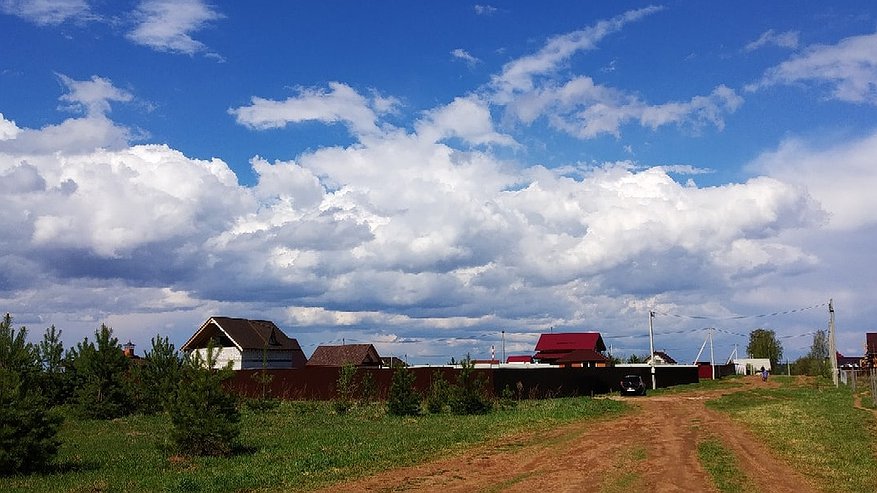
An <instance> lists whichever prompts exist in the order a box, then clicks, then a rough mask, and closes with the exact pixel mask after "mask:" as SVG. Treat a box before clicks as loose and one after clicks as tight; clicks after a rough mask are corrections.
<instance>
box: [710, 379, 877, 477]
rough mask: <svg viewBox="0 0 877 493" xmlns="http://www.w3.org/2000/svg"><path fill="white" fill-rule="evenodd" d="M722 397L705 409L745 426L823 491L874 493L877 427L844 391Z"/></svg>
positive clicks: (783, 389) (799, 389) (792, 389)
mask: <svg viewBox="0 0 877 493" xmlns="http://www.w3.org/2000/svg"><path fill="white" fill-rule="evenodd" d="M786 380H788V381H787V382H782V383H783V384H784V385H781V386H780V387H779V388H776V389H768V388H761V389H756V390H751V391H746V392H738V393H734V394H729V395H725V396H723V397H720V398H718V399H715V400H713V401H710V402H708V403H707V406H709V407H711V408H713V409H716V410H719V411H723V412H726V413H728V414H730V415H731V416H732V417H733V418H734V419H736V420H739V421H741V422H743V423H745V424H746V425H747V426H749V428H750V429H752V430H753V432H754V433H755V434H756V435H758V436H759V437H760V438H762V439H763V440H764V441H765V443H767V444H768V445H769V446H770V447H771V448H772V449H773V450H774V451H775V452H776V453H777V454H778V455H780V456H782V457H784V458H785V459H786V460H788V462H789V463H790V464H791V465H792V466H793V467H795V468H796V469H798V470H799V471H801V472H802V473H803V474H804V475H806V476H808V477H810V478H812V479H814V480H815V481H816V482H817V484H819V485H820V486H821V487H823V488H825V489H826V491H838V492H847V491H877V477H875V476H874V474H873V471H875V470H877V447H875V443H877V423H875V419H874V416H873V413H871V412H866V411H862V410H859V409H855V408H854V407H853V396H852V394H851V392H850V391H849V389H847V388H843V387H841V388H834V387H833V386H823V385H820V386H819V387H818V388H817V387H815V386H814V385H813V384H812V382H807V383H806V384H803V385H799V384H792V380H791V379H786Z"/></svg>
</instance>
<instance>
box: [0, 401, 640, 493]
mask: <svg viewBox="0 0 877 493" xmlns="http://www.w3.org/2000/svg"><path fill="white" fill-rule="evenodd" d="M625 409H626V406H625V404H624V403H622V402H618V401H613V400H609V399H589V398H571V399H554V400H546V401H525V402H521V403H520V405H519V406H518V407H517V408H516V409H514V410H508V411H496V412H494V413H492V414H489V415H484V416H452V415H430V416H423V417H418V418H397V417H393V416H387V415H386V413H385V412H384V410H383V407H382V406H378V405H368V406H363V407H357V408H355V409H354V410H353V411H352V412H350V413H348V414H346V415H343V416H338V415H335V414H333V413H332V407H331V404H329V403H318V402H291V403H283V404H282V405H281V406H280V407H279V408H277V409H275V410H273V411H268V412H265V413H252V412H249V411H245V412H244V414H243V417H242V421H241V425H242V442H243V444H244V446H245V447H247V451H246V452H245V453H241V454H238V455H236V456H233V457H229V458H209V457H205V458H196V459H188V458H183V457H175V456H173V455H172V454H171V453H170V452H168V449H169V443H168V442H167V432H168V430H169V429H170V423H169V420H168V419H167V417H165V416H151V417H150V416H131V417H128V418H124V419H117V420H113V421H88V420H76V419H72V418H71V419H68V420H67V421H66V422H65V424H64V426H63V428H62V430H61V434H60V435H61V440H62V447H61V451H60V454H59V458H58V466H57V468H56V469H57V470H56V471H54V472H52V473H48V474H38V475H31V476H14V477H9V478H3V488H2V489H3V491H28V492H30V491H74V492H76V491H83V492H84V491H89V492H94V491H126V492H127V491H239V490H261V491H273V490H284V491H306V490H311V489H314V488H315V487H319V486H325V485H328V484H331V483H333V482H337V481H341V480H344V479H348V478H352V477H357V476H361V475H365V474H370V473H374V472H376V471H379V470H384V469H388V468H393V467H399V466H404V465H410V464H414V463H417V462H419V461H423V460H425V459H428V458H430V457H433V456H436V455H438V454H439V453H440V452H448V451H451V452H453V451H457V450H461V449H463V448H465V447H467V446H469V445H471V444H474V443H478V442H482V441H485V440H487V439H495V438H497V437H501V436H508V435H510V434H514V433H520V432H522V431H528V432H530V431H539V430H542V429H547V428H549V427H551V426H554V425H557V424H559V423H563V422H568V421H572V420H578V419H597V418H600V417H603V416H610V415H615V414H618V413H621V412H623V411H624V410H625ZM505 446H513V444H509V443H506V445H505Z"/></svg>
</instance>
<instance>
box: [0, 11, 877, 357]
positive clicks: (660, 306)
mask: <svg viewBox="0 0 877 493" xmlns="http://www.w3.org/2000/svg"><path fill="white" fill-rule="evenodd" d="M875 31H877V16H875V8H874V7H873V6H872V5H871V4H870V2H833V3H831V4H830V5H828V6H826V5H824V2H798V3H796V4H795V8H794V9H792V8H790V7H788V6H786V5H785V4H775V3H767V2H754V1H753V2H733V3H731V2H727V3H719V4H717V3H715V2H713V3H709V4H707V3H704V2H679V1H677V2H666V3H654V4H650V3H643V2H613V3H608V2H604V3H599V2H550V3H548V4H547V5H535V4H532V2H504V3H502V4H499V3H496V4H487V3H481V4H476V3H463V2H436V3H434V4H426V5H424V4H422V3H415V2H377V3H363V2H313V4H311V3H310V2H277V3H274V2H267V3H264V4H262V3H257V4H252V3H241V2H227V3H205V2H200V1H175V2H163V1H152V0H147V1H136V2H96V1H91V2H90V1H86V0H43V1H40V2H33V1H23V0H0V115H2V117H0V179H2V181H3V183H4V189H5V190H6V191H7V194H6V199H5V202H6V207H4V211H3V212H0V226H2V227H3V230H4V231H6V232H7V234H6V235H4V237H3V238H2V239H0V308H3V309H5V310H7V311H9V312H11V313H12V314H13V315H14V316H15V318H16V320H17V322H18V323H20V324H25V325H27V326H28V327H29V328H30V329H31V331H32V333H33V335H34V336H37V335H38V334H39V333H41V332H42V329H43V328H44V327H45V326H48V325H49V324H55V325H56V326H57V327H59V328H61V329H62V330H63V331H64V339H65V341H66V342H67V344H68V345H69V344H72V343H73V342H75V341H77V340H79V339H81V338H82V337H83V336H85V335H87V334H90V333H91V332H93V330H94V329H95V328H96V326H97V325H98V324H100V323H101V322H106V323H108V324H109V325H112V326H113V327H114V329H115V330H116V332H117V334H119V335H120V337H121V338H123V339H129V338H130V339H131V340H132V341H134V342H135V343H137V344H138V346H139V348H145V347H147V346H148V342H149V339H150V337H152V335H154V334H155V333H157V332H158V333H161V334H164V335H168V336H170V337H171V339H172V341H173V342H175V343H177V344H181V343H182V342H183V341H185V339H186V338H187V336H188V335H189V334H190V333H191V332H193V331H194V329H195V328H196V327H197V326H198V325H200V323H201V322H203V320H205V319H206V318H207V317H209V316H211V315H225V316H240V317H254V318H255V317H258V318H269V319H272V320H274V321H275V322H277V323H278V324H279V325H280V326H281V327H283V328H284V329H286V330H288V331H289V332H290V335H292V336H293V337H296V338H298V339H299V341H300V342H302V344H303V346H304V347H305V351H306V353H310V352H311V351H312V350H313V348H314V347H315V346H316V345H318V344H322V343H332V342H340V340H341V339H342V338H343V339H344V340H345V341H355V342H371V343H375V344H376V345H377V347H378V350H379V352H381V353H382V354H384V355H403V356H407V357H408V358H409V360H411V361H413V362H418V363H441V362H444V361H446V360H448V359H450V357H452V356H453V357H456V358H459V357H460V356H462V355H464V354H465V353H467V352H469V353H472V354H473V355H474V356H477V357H485V356H487V355H488V354H489V352H490V347H491V346H495V347H496V348H497V351H498V352H499V351H500V349H499V347H500V344H501V340H500V335H499V334H501V331H503V330H504V331H506V337H505V344H506V350H507V352H508V353H512V352H516V353H521V352H527V351H529V350H530V349H531V348H532V346H533V344H534V343H535V339H536V337H537V335H538V334H539V333H540V332H543V331H545V330H552V328H554V329H553V330H599V331H601V332H602V333H603V334H604V337H606V339H607V344H610V345H612V346H613V351H614V352H616V353H617V354H621V355H626V354H630V353H633V352H636V353H642V352H645V351H646V350H647V348H648V341H647V339H644V338H643V333H644V332H645V329H646V323H647V313H648V310H649V309H650V308H651V309H654V310H656V311H657V312H658V313H659V316H658V317H657V318H656V331H657V332H658V333H659V334H660V336H659V337H658V340H657V341H656V346H657V347H658V348H659V349H666V350H667V351H668V352H670V353H671V355H674V354H675V355H678V356H679V357H678V358H677V359H680V360H687V359H692V358H693V357H694V355H695V354H696V352H697V349H698V348H699V347H700V345H701V343H702V341H703V339H704V337H705V331H704V330H703V328H704V327H710V326H711V327H716V328H717V329H721V331H719V332H717V334H716V342H717V348H716V351H717V354H721V355H722V358H724V357H727V354H729V352H730V349H731V348H732V347H733V345H734V344H739V345H745V343H746V340H745V337H741V336H740V335H738V334H748V332H749V331H750V330H752V329H754V328H757V327H761V326H764V327H767V328H770V329H773V330H775V331H776V332H777V333H778V334H779V335H780V336H781V337H783V339H782V341H783V342H784V346H785V347H786V352H787V354H788V355H789V356H790V357H792V358H794V357H796V356H798V355H800V353H801V352H805V351H806V349H807V348H808V346H809V343H810V336H809V334H810V333H812V331H814V330H816V329H820V328H825V327H826V324H827V308H826V307H825V306H823V305H824V304H825V303H827V301H828V299H829V298H834V300H835V304H836V306H837V308H838V318H839V320H838V327H839V330H840V332H839V348H840V350H841V351H842V352H844V353H847V354H858V353H860V352H861V350H862V347H861V346H862V344H863V341H864V336H863V333H864V332H865V331H869V330H875V329H874V327H872V326H871V325H870V324H871V322H870V320H872V319H873V318H874V315H875V313H874V312H875V309H874V308H873V295H872V293H873V292H875V281H874V279H877V275H875V274H877V273H875V272H874V271H875V268H874V266H873V265H872V264H873V262H872V258H873V254H872V253H871V251H872V245H873V244H874V241H875V239H877V215H875V214H874V212H873V211H874V210H875V206H877V199H875V198H874V194H873V192H872V190H873V189H874V186H875V185H877V170H875V169H874V161H875V158H874V156H875V155H877V115H875V112H874V108H875V104H877V32H875ZM809 307H814V308H811V309H809V310H802V311H794V312H793V313H789V314H780V315H774V316H766V317H761V316H759V315H767V314H773V313H777V312H787V311H793V310H798V309H801V308H809ZM741 317H743V318H741Z"/></svg>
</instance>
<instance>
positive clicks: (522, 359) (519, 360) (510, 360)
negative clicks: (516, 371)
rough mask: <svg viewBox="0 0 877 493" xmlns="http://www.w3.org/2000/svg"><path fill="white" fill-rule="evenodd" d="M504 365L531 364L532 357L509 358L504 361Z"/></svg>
mask: <svg viewBox="0 0 877 493" xmlns="http://www.w3.org/2000/svg"><path fill="white" fill-rule="evenodd" d="M505 362H506V363H532V362H533V357H532V356H509V357H508V358H506V360H505Z"/></svg>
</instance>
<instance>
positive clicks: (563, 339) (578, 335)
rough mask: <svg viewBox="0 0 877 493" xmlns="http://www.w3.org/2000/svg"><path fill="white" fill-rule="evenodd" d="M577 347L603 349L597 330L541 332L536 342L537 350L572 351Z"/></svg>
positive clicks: (594, 349) (601, 338)
mask: <svg viewBox="0 0 877 493" xmlns="http://www.w3.org/2000/svg"><path fill="white" fill-rule="evenodd" d="M578 349H590V350H592V351H605V350H606V345H605V344H604V343H603V337H602V336H600V333H599V332H558V333H556V334H555V333H552V334H542V335H541V336H539V342H537V343H536V351H537V352H566V353H568V352H572V351H575V350H578Z"/></svg>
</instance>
